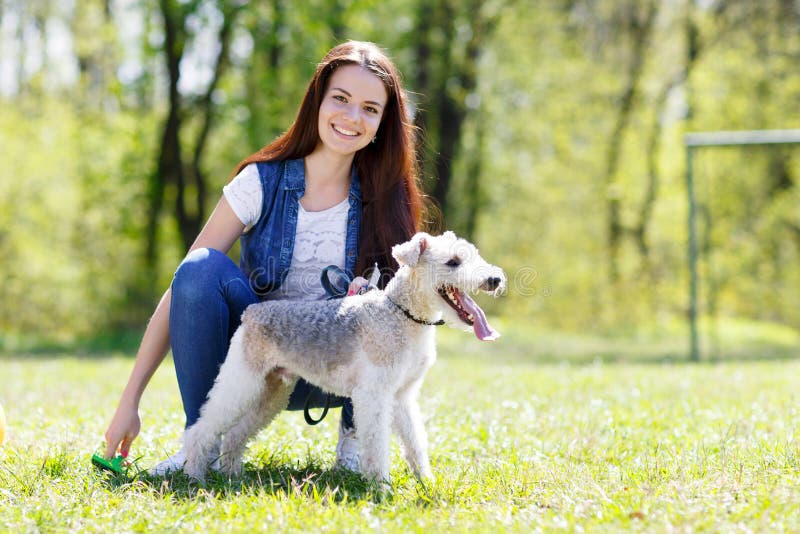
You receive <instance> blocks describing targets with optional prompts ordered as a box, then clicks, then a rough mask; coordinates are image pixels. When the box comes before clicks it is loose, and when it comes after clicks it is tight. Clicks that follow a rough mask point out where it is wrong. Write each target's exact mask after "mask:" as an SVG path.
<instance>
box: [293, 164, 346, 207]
mask: <svg viewBox="0 0 800 534" xmlns="http://www.w3.org/2000/svg"><path fill="white" fill-rule="evenodd" d="M352 164H353V157H352V156H350V157H341V156H339V157H331V155H329V154H327V153H325V152H324V151H322V150H319V149H317V150H315V151H314V152H312V153H311V154H309V155H308V156H306V158H305V173H306V191H305V193H304V195H303V197H302V198H301V199H300V204H301V205H302V206H303V208H304V209H305V210H307V211H322V210H325V209H328V208H330V207H332V206H335V205H336V204H338V203H340V202H341V201H342V200H344V199H345V198H347V194H348V192H349V191H350V168H351V167H352Z"/></svg>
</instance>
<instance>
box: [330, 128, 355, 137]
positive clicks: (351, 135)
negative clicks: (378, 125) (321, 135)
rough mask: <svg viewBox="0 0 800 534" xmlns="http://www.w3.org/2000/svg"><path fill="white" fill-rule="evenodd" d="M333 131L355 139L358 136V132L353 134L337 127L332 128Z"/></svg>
mask: <svg viewBox="0 0 800 534" xmlns="http://www.w3.org/2000/svg"><path fill="white" fill-rule="evenodd" d="M333 129H334V130H336V131H337V132H339V133H340V134H342V135H348V136H350V137H355V136H357V135H358V132H354V131H352V130H345V129H344V128H339V127H338V126H334V127H333Z"/></svg>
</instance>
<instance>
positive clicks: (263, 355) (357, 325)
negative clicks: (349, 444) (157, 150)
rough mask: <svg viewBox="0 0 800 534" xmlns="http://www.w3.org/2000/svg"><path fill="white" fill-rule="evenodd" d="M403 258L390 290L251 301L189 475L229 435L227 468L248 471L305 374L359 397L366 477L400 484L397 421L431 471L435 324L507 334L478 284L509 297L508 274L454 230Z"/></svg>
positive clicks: (200, 424)
mask: <svg viewBox="0 0 800 534" xmlns="http://www.w3.org/2000/svg"><path fill="white" fill-rule="evenodd" d="M392 255H393V256H394V258H395V259H396V260H397V262H398V263H399V265H400V268H399V269H398V271H397V273H396V274H395V276H394V277H393V278H392V279H391V280H390V281H389V283H388V284H387V286H386V289H385V290H384V291H370V292H368V293H366V294H364V295H356V296H351V297H346V298H344V299H340V300H329V301H312V302H285V301H284V302H279V301H278V302H275V301H273V302H262V303H258V304H253V305H252V306H250V307H248V308H247V310H245V312H244V314H243V315H242V324H241V326H240V327H239V329H238V330H237V331H236V332H235V333H234V335H233V338H232V340H231V345H230V349H229V351H228V356H227V359H226V360H225V363H224V364H223V365H222V367H221V368H220V372H219V376H218V377H217V380H216V383H215V384H214V387H213V388H212V389H211V391H210V393H209V397H208V401H206V403H205V405H203V408H202V410H201V416H200V419H199V420H198V421H197V422H196V423H195V424H194V425H192V426H191V427H190V428H189V429H187V430H186V433H185V436H184V446H185V449H186V464H185V466H184V471H185V473H186V474H187V475H189V476H191V477H193V478H196V479H199V480H202V479H203V478H204V476H205V472H206V469H207V467H208V465H209V463H210V461H212V460H213V458H209V453H210V451H211V449H212V447H213V445H214V444H215V443H217V442H218V441H217V440H218V438H219V436H220V435H222V436H224V439H223V441H222V449H221V457H220V466H221V470H222V472H223V473H227V474H229V475H235V474H239V473H241V469H242V453H243V452H244V447H245V445H246V443H247V441H248V440H249V439H250V438H251V437H252V436H253V435H254V434H255V433H256V432H258V431H259V430H260V429H261V428H263V427H265V426H266V425H267V424H269V422H270V421H272V419H273V418H274V417H275V416H276V415H277V414H278V413H279V412H280V411H282V410H283V409H284V408H285V407H286V406H287V404H288V400H289V394H290V393H291V391H292V390H293V388H294V384H295V382H296V380H297V377H303V378H304V379H306V380H307V381H309V382H311V383H313V384H316V385H317V386H319V387H320V388H322V389H323V390H326V391H328V392H331V393H335V394H337V395H342V396H348V397H350V398H351V399H352V401H353V411H354V422H355V428H356V437H357V438H358V442H359V445H360V448H361V454H360V466H361V472H362V474H364V475H366V476H367V477H370V478H374V479H378V480H380V481H386V482H388V481H389V436H390V429H391V428H394V430H395V432H396V433H397V434H398V436H399V437H400V441H401V444H402V448H403V453H404V457H405V459H406V461H407V462H408V464H409V466H410V467H411V468H412V470H413V471H414V472H415V473H416V475H417V476H419V477H423V478H424V477H429V476H430V474H431V469H430V464H429V461H428V452H427V437H426V434H425V428H424V426H423V422H422V417H421V415H420V410H419V406H418V404H417V396H418V394H419V390H420V387H421V385H422V381H423V378H424V376H425V373H426V372H427V370H428V369H429V368H430V366H431V365H432V364H433V362H434V361H435V359H436V344H435V333H436V332H435V331H436V328H435V326H433V323H436V322H438V321H440V320H442V319H443V320H444V322H445V323H446V324H447V325H448V326H451V327H454V328H458V329H462V330H466V331H469V330H473V331H474V332H475V335H476V336H477V337H478V338H479V339H482V340H493V339H495V338H497V337H499V334H498V333H497V332H496V331H495V330H494V329H492V327H491V326H489V324H488V323H487V322H486V318H485V315H484V313H483V311H482V310H481V309H480V308H479V307H478V306H477V304H475V302H474V301H473V300H472V299H471V298H470V297H469V296H468V293H470V292H474V291H478V290H481V291H484V292H488V293H493V294H495V295H497V294H498V293H499V292H502V291H503V290H504V288H505V281H506V278H505V274H504V273H503V271H502V269H500V268H499V267H496V266H493V265H490V264H488V263H487V262H486V261H484V260H483V258H481V257H480V255H479V254H478V250H477V249H476V248H475V246H474V245H472V244H470V243H469V242H467V241H465V240H463V239H459V238H457V237H456V235H455V234H454V233H453V232H445V233H444V234H443V235H441V236H436V237H434V236H430V235H428V234H426V233H422V232H421V233H418V234H416V235H415V236H414V237H413V238H412V239H411V240H410V241H408V242H406V243H403V244H400V245H397V246H395V247H393V248H392Z"/></svg>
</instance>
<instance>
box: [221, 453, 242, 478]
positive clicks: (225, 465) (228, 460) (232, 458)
mask: <svg viewBox="0 0 800 534" xmlns="http://www.w3.org/2000/svg"><path fill="white" fill-rule="evenodd" d="M242 471H243V465H242V458H241V456H238V455H234V454H223V455H222V456H220V459H219V472H220V473H222V474H223V475H227V476H229V477H239V476H241V475H242Z"/></svg>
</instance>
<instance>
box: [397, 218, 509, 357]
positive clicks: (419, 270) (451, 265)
mask: <svg viewBox="0 0 800 534" xmlns="http://www.w3.org/2000/svg"><path fill="white" fill-rule="evenodd" d="M392 255H393V256H394V258H395V259H396V260H397V262H398V263H399V264H400V268H401V269H409V270H410V271H412V273H413V274H412V276H410V277H409V278H410V282H411V283H412V284H414V285H416V286H417V287H415V288H414V291H421V292H426V293H427V296H429V297H432V298H428V299H427V300H429V301H430V302H434V303H435V304H436V307H438V308H439V309H440V310H441V312H442V316H443V318H444V321H445V322H446V323H447V324H448V326H451V327H454V328H458V329H461V330H464V331H469V330H470V329H472V330H473V331H474V332H475V336H476V337H477V338H478V339H481V340H484V341H492V340H494V339H497V338H498V337H500V334H499V333H498V332H497V331H496V330H495V329H494V328H492V327H491V326H490V325H489V323H488V322H487V321H486V314H484V312H483V310H481V308H480V307H479V306H478V305H477V304H476V303H475V301H474V300H472V298H470V296H469V293H473V292H476V291H483V292H485V293H490V294H492V295H494V296H497V295H498V294H500V293H502V292H503V291H504V290H505V286H506V275H505V273H503V270H502V269H501V268H500V267H497V266H495V265H490V264H489V263H487V262H486V261H485V260H484V259H483V258H482V257H481V256H480V254H479V253H478V249H477V248H475V245H473V244H472V243H470V242H469V241H466V240H465V239H460V238H458V237H457V236H456V234H454V233H453V232H445V233H444V234H442V235H440V236H431V235H429V234H426V233H424V232H420V233H418V234H416V235H414V237H412V238H411V240H410V241H407V242H405V243H402V244H400V245H396V246H395V247H393V248H392Z"/></svg>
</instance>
